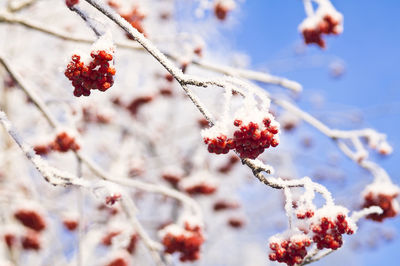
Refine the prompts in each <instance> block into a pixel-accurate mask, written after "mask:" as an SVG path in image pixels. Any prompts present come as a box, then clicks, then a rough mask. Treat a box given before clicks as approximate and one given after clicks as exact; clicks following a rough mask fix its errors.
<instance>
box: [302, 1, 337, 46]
mask: <svg viewBox="0 0 400 266" xmlns="http://www.w3.org/2000/svg"><path fill="white" fill-rule="evenodd" d="M299 31H300V32H301V33H302V34H303V37H304V42H305V43H306V44H310V43H315V44H317V45H318V46H320V47H321V48H324V47H325V41H324V40H323V39H322V35H323V34H326V35H329V34H334V35H337V34H340V33H341V32H342V31H343V16H342V14H340V13H339V12H338V11H336V9H335V8H334V7H333V6H332V5H331V4H330V3H329V2H327V3H325V2H324V3H321V4H320V5H319V7H318V9H317V11H316V12H315V13H314V14H312V15H311V16H308V17H307V18H306V19H304V21H303V22H302V23H301V24H300V25H299Z"/></svg>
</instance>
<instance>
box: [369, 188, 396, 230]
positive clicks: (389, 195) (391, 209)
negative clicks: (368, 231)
mask: <svg viewBox="0 0 400 266" xmlns="http://www.w3.org/2000/svg"><path fill="white" fill-rule="evenodd" d="M399 193H400V188H399V187H398V186H396V185H394V184H392V183H389V182H384V183H372V184H370V185H368V186H367V187H366V188H365V190H364V192H363V197H364V203H363V208H368V207H371V206H379V207H380V208H381V209H382V210H383V212H382V213H381V214H377V213H373V214H370V215H368V216H367V218H368V219H371V220H374V221H378V222H382V221H383V220H384V219H385V218H390V217H394V216H396V215H397V214H398V212H399V210H400V207H399V203H398V201H397V200H396V198H397V196H398V195H399Z"/></svg>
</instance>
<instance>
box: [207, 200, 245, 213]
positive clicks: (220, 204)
mask: <svg viewBox="0 0 400 266" xmlns="http://www.w3.org/2000/svg"><path fill="white" fill-rule="evenodd" d="M237 208H239V204H238V203H237V202H230V201H226V200H219V201H217V202H215V203H214V206H213V209H214V211H223V210H232V209H237Z"/></svg>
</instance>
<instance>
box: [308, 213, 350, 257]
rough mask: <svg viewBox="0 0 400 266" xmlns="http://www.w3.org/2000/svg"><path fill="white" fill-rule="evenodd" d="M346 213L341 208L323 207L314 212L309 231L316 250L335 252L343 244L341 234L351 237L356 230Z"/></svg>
mask: <svg viewBox="0 0 400 266" xmlns="http://www.w3.org/2000/svg"><path fill="white" fill-rule="evenodd" d="M348 213H349V210H347V209H346V208H344V207H341V206H324V207H322V208H321V209H319V210H317V211H316V212H315V215H314V217H313V218H312V219H311V224H310V229H311V231H312V233H313V237H312V240H313V241H314V242H315V243H316V244H317V248H318V249H324V248H330V249H333V250H336V249H338V248H340V247H341V246H342V244H343V240H342V235H343V234H348V235H351V234H353V233H354V232H355V231H356V230H357V226H356V224H355V223H354V222H353V221H352V220H351V219H350V217H348Z"/></svg>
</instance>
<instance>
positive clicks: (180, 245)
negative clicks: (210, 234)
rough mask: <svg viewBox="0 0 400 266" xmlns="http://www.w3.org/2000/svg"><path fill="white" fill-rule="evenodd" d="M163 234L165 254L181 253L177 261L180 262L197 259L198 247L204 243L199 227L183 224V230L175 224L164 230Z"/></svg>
mask: <svg viewBox="0 0 400 266" xmlns="http://www.w3.org/2000/svg"><path fill="white" fill-rule="evenodd" d="M163 232H164V236H163V240H162V243H163V245H164V247H165V250H164V252H165V253H169V254H172V253H175V252H179V253H181V254H180V257H179V259H180V260H181V261H182V262H184V261H195V260H198V259H199V257H200V246H201V244H203V242H204V237H203V235H202V233H201V228H200V227H199V226H190V225H189V224H188V223H185V228H181V227H180V226H178V225H176V224H171V225H168V226H167V227H166V228H164V229H163Z"/></svg>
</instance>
